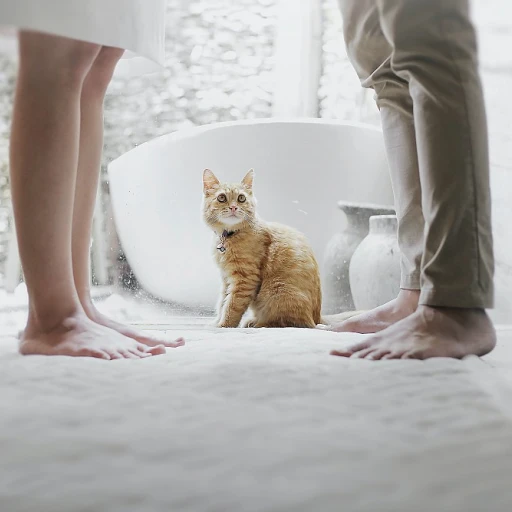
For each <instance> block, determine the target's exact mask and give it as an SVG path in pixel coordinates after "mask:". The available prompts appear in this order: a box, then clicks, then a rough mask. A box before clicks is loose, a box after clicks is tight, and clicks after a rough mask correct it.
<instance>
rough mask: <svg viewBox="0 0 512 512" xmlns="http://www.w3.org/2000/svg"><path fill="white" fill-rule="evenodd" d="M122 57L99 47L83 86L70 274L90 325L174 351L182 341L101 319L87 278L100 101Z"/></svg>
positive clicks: (120, 52)
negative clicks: (162, 337)
mask: <svg viewBox="0 0 512 512" xmlns="http://www.w3.org/2000/svg"><path fill="white" fill-rule="evenodd" d="M122 55H123V50H120V49H118V48H109V47H103V48H102V49H101V51H100V52H99V55H98V56H97V58H96V59H95V61H94V63H93V64H92V67H91V69H90V70H89V72H88V74H87V76H86V78H85V80H84V84H83V88H82V92H81V97H80V111H81V117H80V149H79V158H78V174H77V186H76V192H75V203H74V208H73V231H72V253H73V274H74V279H75V286H76V290H77V292H78V297H79V299H80V302H81V304H82V307H83V308H84V310H85V313H86V314H87V316H88V317H89V318H90V319H91V320H93V321H94V322H96V323H98V324H100V325H103V326H105V327H109V328H110V329H114V330H115V331H117V332H119V333H121V334H123V335H124V336H128V337H130V338H133V339H134V340H136V341H138V342H140V343H143V344H145V345H148V346H156V345H160V344H161V345H165V346H168V347H176V346H180V345H182V344H183V339H182V338H179V339H178V340H176V341H173V342H168V341H164V340H155V339H153V338H151V337H149V336H145V335H144V334H142V333H140V332H137V331H136V330H134V329H132V328H130V327H128V326H126V325H123V324H121V323H118V322H116V321H114V320H111V319H110V318H108V317H106V316H104V315H102V314H101V313H100V312H99V311H98V310H97V309H96V307H95V306H94V304H93V302H92V299H91V293H90V283H91V276H90V275H89V244H90V240H91V232H92V220H93V213H94V206H95V201H96V192H97V189H98V181H99V175H100V163H101V153H102V150H103V101H104V99H105V93H106V91H107V87H108V85H109V83H110V81H111V79H112V75H113V73H114V69H115V66H116V64H117V62H118V61H119V59H120V58H121V57H122Z"/></svg>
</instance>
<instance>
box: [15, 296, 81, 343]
mask: <svg viewBox="0 0 512 512" xmlns="http://www.w3.org/2000/svg"><path fill="white" fill-rule="evenodd" d="M86 317H87V316H86V314H85V311H84V310H83V308H82V307H81V306H80V305H79V304H76V303H74V304H69V306H68V307H60V308H54V309H49V308H39V309H38V308H37V307H35V306H31V307H30V310H29V315H28V320H27V326H26V328H25V334H26V335H30V333H35V332H38V333H48V332H52V331H54V330H55V329H58V328H59V327H61V326H66V325H68V324H70V323H73V322H76V321H79V320H83V319H84V318H86Z"/></svg>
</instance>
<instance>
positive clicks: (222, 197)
mask: <svg viewBox="0 0 512 512" xmlns="http://www.w3.org/2000/svg"><path fill="white" fill-rule="evenodd" d="M227 200H228V198H227V197H226V194H219V195H218V196H217V201H219V203H225V202H226V201H227Z"/></svg>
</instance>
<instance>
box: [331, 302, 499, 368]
mask: <svg viewBox="0 0 512 512" xmlns="http://www.w3.org/2000/svg"><path fill="white" fill-rule="evenodd" d="M495 345H496V332H495V330H494V327H493V325H492V322H491V320H490V318H489V317H488V316H487V313H486V312H485V310H483V309H462V308H433V307H429V306H418V308H417V310H416V312H415V313H413V314H412V315H410V316H408V317H407V318H405V319H404V320H402V321H401V322H398V323H396V324H394V325H392V326H391V327H389V328H387V329H386V330H384V331H382V332H381V333H379V334H375V335H373V336H370V337H368V338H367V339H366V340H365V341H362V342H360V343H357V344H355V345H353V346H351V347H349V348H348V349H346V350H333V351H332V352H331V354H332V355H335V356H342V357H356V358H364V359H373V360H377V359H428V358H431V357H454V358H457V359H461V358H462V357H464V356H467V355H470V354H474V355H477V356H483V355H485V354H487V353H489V352H490V351H491V350H492V349H493V348H494V346H495Z"/></svg>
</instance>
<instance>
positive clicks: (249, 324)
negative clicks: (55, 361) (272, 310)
mask: <svg viewBox="0 0 512 512" xmlns="http://www.w3.org/2000/svg"><path fill="white" fill-rule="evenodd" d="M256 324H257V322H256V319H255V318H249V320H247V322H245V323H244V329H252V328H253V327H256Z"/></svg>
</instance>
